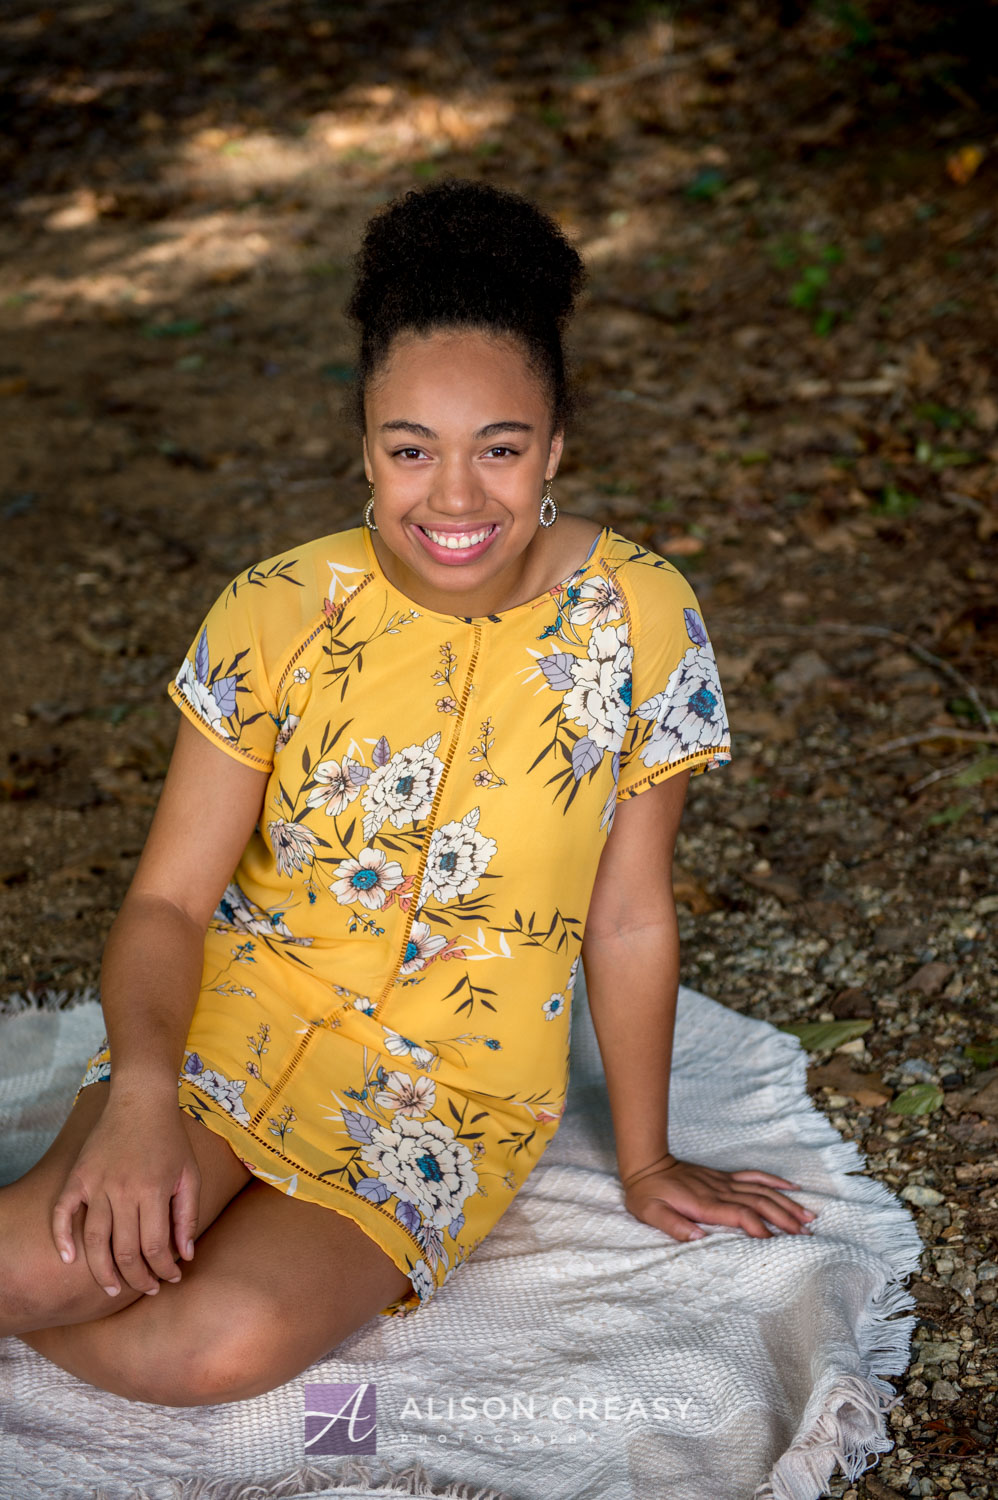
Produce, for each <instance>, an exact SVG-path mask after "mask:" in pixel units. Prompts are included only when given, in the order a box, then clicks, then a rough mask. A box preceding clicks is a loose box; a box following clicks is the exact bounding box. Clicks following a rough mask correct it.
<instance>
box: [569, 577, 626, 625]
mask: <svg viewBox="0 0 998 1500" xmlns="http://www.w3.org/2000/svg"><path fill="white" fill-rule="evenodd" d="M579 595H580V598H579V602H578V604H573V605H572V609H571V613H570V614H569V616H568V618H569V620H570V621H571V623H572V624H573V625H609V623H610V621H611V620H621V619H623V616H624V600H623V598H622V596H621V593H620V590H619V589H618V587H617V585H616V584H615V583H614V581H613V579H612V578H590V579H589V580H588V581H587V582H586V583H584V584H583V585H582V587H581V588H580V589H579Z"/></svg>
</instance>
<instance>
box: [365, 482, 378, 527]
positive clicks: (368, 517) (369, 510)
mask: <svg viewBox="0 0 998 1500" xmlns="http://www.w3.org/2000/svg"><path fill="white" fill-rule="evenodd" d="M370 490H371V498H370V500H368V502H367V504H366V505H365V506H364V525H365V526H366V527H367V529H368V531H377V529H378V528H377V525H376V523H375V520H374V485H373V484H372V485H371V486H370Z"/></svg>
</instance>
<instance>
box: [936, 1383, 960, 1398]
mask: <svg viewBox="0 0 998 1500" xmlns="http://www.w3.org/2000/svg"><path fill="white" fill-rule="evenodd" d="M959 1395H960V1392H959V1390H958V1389H957V1387H956V1386H955V1385H954V1384H953V1383H952V1381H950V1380H934V1381H933V1382H932V1396H931V1399H932V1400H933V1401H956V1400H958V1399H959Z"/></svg>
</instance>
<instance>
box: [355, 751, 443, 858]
mask: <svg viewBox="0 0 998 1500" xmlns="http://www.w3.org/2000/svg"><path fill="white" fill-rule="evenodd" d="M439 744H440V735H439V734H433V735H431V736H430V738H429V739H428V740H426V741H424V743H423V744H422V745H407V746H406V747H405V749H404V750H396V752H395V754H394V755H392V756H391V757H390V758H389V759H388V760H386V761H385V763H384V764H383V765H380V766H378V768H377V770H375V771H373V772H372V773H371V778H370V780H369V781H368V783H367V785H366V786H365V787H364V795H363V797H362V798H361V805H362V806H363V808H364V811H365V812H366V813H367V817H366V818H365V819H364V838H365V839H366V840H367V842H368V843H370V841H371V839H373V838H374V836H375V834H376V833H377V832H378V830H379V829H380V828H381V827H382V825H383V824H384V823H386V822H388V823H392V824H393V825H394V826H395V827H396V828H405V827H407V826H408V825H409V824H410V823H415V822H416V821H417V819H419V818H425V817H426V815H427V813H428V812H429V811H430V808H431V807H432V806H433V798H434V796H435V795H436V790H437V783H438V782H439V780H440V777H441V776H442V774H443V769H444V768H443V763H442V761H440V760H438V759H437V757H436V755H434V753H433V752H434V751H435V750H436V748H437V746H438V745H439Z"/></svg>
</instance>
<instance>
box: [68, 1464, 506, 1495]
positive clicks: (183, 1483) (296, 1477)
mask: <svg viewBox="0 0 998 1500" xmlns="http://www.w3.org/2000/svg"><path fill="white" fill-rule="evenodd" d="M323 1494H331V1495H336V1496H339V1495H357V1496H363V1495H369V1494H375V1495H384V1496H385V1497H386V1500H387V1497H388V1496H389V1495H415V1496H420V1495H423V1496H427V1497H431V1496H432V1500H508V1497H507V1496H505V1495H502V1494H500V1492H499V1491H498V1490H482V1489H475V1488H474V1487H473V1486H472V1485H467V1484H451V1485H448V1486H447V1487H446V1488H445V1489H440V1488H438V1487H437V1486H436V1485H435V1484H434V1482H433V1480H432V1479H431V1478H430V1476H429V1474H427V1472H426V1470H425V1469H424V1468H423V1466H422V1464H419V1463H417V1464H414V1465H413V1466H412V1467H411V1468H408V1469H401V1470H399V1471H398V1472H396V1473H394V1474H389V1473H382V1474H381V1475H380V1477H379V1476H377V1475H376V1472H375V1470H374V1468H373V1467H372V1465H371V1464H368V1463H365V1462H363V1461H362V1460H361V1459H356V1458H352V1459H347V1460H346V1462H345V1463H344V1465H343V1467H342V1468H340V1469H339V1470H337V1472H336V1473H325V1472H323V1471H322V1470H321V1469H315V1468H313V1467H312V1466H311V1465H310V1464H305V1465H303V1466H302V1467H301V1468H298V1469H294V1470H293V1471H292V1472H291V1473H288V1474H285V1475H284V1476H283V1477H282V1478H280V1479H275V1480H273V1481H271V1482H270V1483H266V1484H248V1483H246V1481H245V1480H241V1479H236V1480H233V1479H176V1480H174V1481H173V1482H172V1484H171V1486H170V1488H169V1490H164V1489H163V1488H162V1487H161V1486H159V1485H157V1486H156V1488H155V1489H152V1490H147V1489H139V1490H134V1491H133V1492H132V1500H298V1497H299V1496H307V1495H323ZM94 1500H112V1497H111V1495H110V1494H109V1492H108V1491H106V1490H103V1489H99V1490H97V1491H96V1493H95V1496H94Z"/></svg>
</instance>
